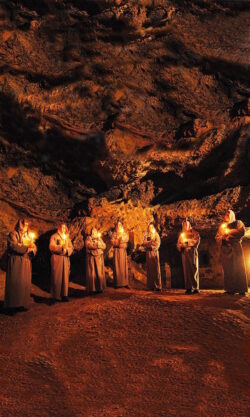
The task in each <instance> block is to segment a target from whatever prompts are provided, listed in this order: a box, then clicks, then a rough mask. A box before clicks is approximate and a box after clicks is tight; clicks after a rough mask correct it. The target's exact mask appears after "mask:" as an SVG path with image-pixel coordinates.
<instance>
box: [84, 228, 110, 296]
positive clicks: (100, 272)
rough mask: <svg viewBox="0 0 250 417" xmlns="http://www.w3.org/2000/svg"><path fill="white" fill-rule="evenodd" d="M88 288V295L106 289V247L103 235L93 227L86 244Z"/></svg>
mask: <svg viewBox="0 0 250 417" xmlns="http://www.w3.org/2000/svg"><path fill="white" fill-rule="evenodd" d="M85 245H86V255H87V257H86V287H87V292H88V293H94V292H103V290H104V289H105V287H106V278H105V270H104V257H103V251H104V250H105V249H106V245H105V243H104V242H103V240H102V238H101V233H100V232H98V231H97V229H96V228H95V227H93V229H92V231H91V235H90V236H88V237H87V239H86V242H85Z"/></svg>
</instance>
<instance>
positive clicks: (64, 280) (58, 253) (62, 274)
mask: <svg viewBox="0 0 250 417" xmlns="http://www.w3.org/2000/svg"><path fill="white" fill-rule="evenodd" d="M49 249H50V252H51V260H50V264H51V276H50V279H51V281H50V292H51V297H52V298H51V302H52V303H53V302H55V301H69V298H68V292H69V274H70V256H71V255H72V253H73V245H72V242H71V239H70V237H69V230H68V228H67V226H66V224H61V225H60V227H59V228H58V230H57V232H56V233H54V234H53V235H52V236H51V238H50V243H49Z"/></svg>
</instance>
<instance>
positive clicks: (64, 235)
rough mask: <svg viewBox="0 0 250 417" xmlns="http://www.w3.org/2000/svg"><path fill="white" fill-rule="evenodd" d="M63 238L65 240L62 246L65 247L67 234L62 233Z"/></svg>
mask: <svg viewBox="0 0 250 417" xmlns="http://www.w3.org/2000/svg"><path fill="white" fill-rule="evenodd" d="M62 238H63V242H62V244H63V245H65V243H66V238H67V236H66V233H62Z"/></svg>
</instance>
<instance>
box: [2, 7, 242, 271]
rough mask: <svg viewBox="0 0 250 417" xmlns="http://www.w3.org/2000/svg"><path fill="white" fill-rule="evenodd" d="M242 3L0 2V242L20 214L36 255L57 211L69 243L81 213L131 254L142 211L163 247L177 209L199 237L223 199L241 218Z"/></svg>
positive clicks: (84, 225)
mask: <svg viewBox="0 0 250 417" xmlns="http://www.w3.org/2000/svg"><path fill="white" fill-rule="evenodd" d="M249 14H250V7H249V2H248V1H237V2H230V1H225V0H215V1H212V2H211V1H208V0H190V1H179V0H173V1H166V0H155V1H153V0H145V1H142V0H141V1H132V0H116V1H115V0H113V1H111V0H97V1H95V0H91V1H88V0H86V1H84V2H82V1H78V0H74V1H67V2H66V1H63V0H57V1H56V0H41V1H39V2H33V1H31V0H20V1H4V0H2V1H1V2H0V57H1V60H0V61H1V63H0V110H1V111H0V181H1V186H0V253H1V254H3V253H4V251H5V248H6V236H7V234H8V232H9V230H10V229H12V228H13V226H14V224H15V222H16V220H17V218H18V217H20V216H26V217H28V218H30V219H31V221H32V223H33V225H34V227H35V228H36V229H37V230H38V232H39V233H40V234H41V235H42V238H41V240H40V241H39V244H40V245H41V249H40V251H41V259H44V257H46V256H47V255H46V256H45V255H44V253H45V247H46V244H47V241H48V237H49V233H50V231H52V230H53V229H54V228H55V227H56V226H57V225H58V223H59V222H61V221H65V222H67V223H68V224H69V225H70V229H71V233H72V237H73V238H74V240H75V245H76V250H77V253H78V252H79V254H80V253H81V251H82V245H83V236H84V234H85V233H86V231H87V229H88V227H90V226H91V224H93V223H94V222H97V223H98V224H100V227H101V229H102V231H103V233H104V235H105V236H106V238H107V237H108V232H109V230H110V229H111V228H112V227H113V224H114V222H115V220H116V219H117V217H121V218H122V219H123V220H124V222H125V226H126V227H127V228H128V229H129V230H130V238H131V252H133V253H134V256H135V257H136V252H137V251H138V249H139V245H140V242H141V237H142V233H143V231H144V229H145V227H146V224H147V223H148V221H149V220H151V219H154V220H155V222H156V225H157V227H158V228H159V230H160V232H161V235H162V238H163V241H164V242H165V241H166V242H169V244H171V242H174V241H175V239H176V236H177V234H178V230H179V228H180V223H181V221H182V219H183V217H185V216H186V215H188V216H190V217H191V219H192V220H193V222H194V224H195V225H196V227H197V228H198V229H199V230H200V231H201V233H202V236H203V239H211V237H212V236H213V235H214V233H215V229H216V227H217V224H218V222H219V221H220V219H221V217H222V215H223V212H224V211H225V210H226V209H227V208H229V207H232V208H233V209H235V211H236V212H237V215H238V216H239V217H240V218H242V220H243V221H244V222H245V223H246V224H247V225H249V168H248V167H249V162H250V161H249V159H250V151H249V130H248V124H249V84H248V79H249V77H248V69H249V68H248V66H249V62H248V21H249ZM204 242H205V240H204ZM204 250H205V249H204ZM79 256H80V255H79ZM174 256H175V255H173V257H174ZM38 264H39V263H38ZM164 268H165V266H164V265H163V269H164ZM173 268H175V266H173ZM216 268H217V267H216ZM216 268H215V269H216ZM177 271H179V269H178V267H177ZM216 271H217V269H216ZM137 273H138V274H140V271H137ZM216 273H217V272H216ZM178 274H179V272H178V273H177V274H176V276H177V275H178ZM207 274H209V272H208V271H207V272H206V275H207Z"/></svg>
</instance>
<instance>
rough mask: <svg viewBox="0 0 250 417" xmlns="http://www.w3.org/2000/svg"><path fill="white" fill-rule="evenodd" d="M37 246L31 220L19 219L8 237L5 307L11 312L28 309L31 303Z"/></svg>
mask: <svg viewBox="0 0 250 417" xmlns="http://www.w3.org/2000/svg"><path fill="white" fill-rule="evenodd" d="M36 252H37V247H36V245H35V243H34V240H33V237H32V236H31V234H30V233H29V222H28V221H27V220H26V219H20V220H18V222H17V224H16V227H15V230H14V231H13V232H11V233H10V234H9V237H8V264H7V272H6V287H5V299H4V308H5V309H6V311H8V312H9V313H10V314H14V313H15V312H17V311H18V310H27V309H28V307H29V303H30V293H31V277H32V265H31V258H32V256H35V255H36Z"/></svg>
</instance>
